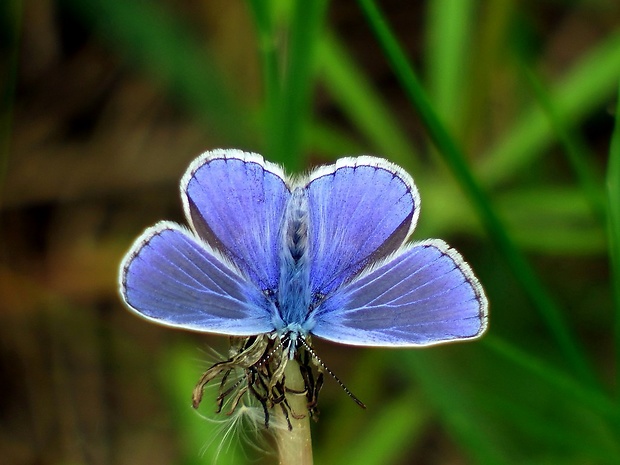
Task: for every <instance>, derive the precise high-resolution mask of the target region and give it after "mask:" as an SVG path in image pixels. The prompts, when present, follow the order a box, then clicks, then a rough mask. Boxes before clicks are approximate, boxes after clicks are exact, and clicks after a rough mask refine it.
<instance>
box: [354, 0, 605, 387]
mask: <svg viewBox="0 0 620 465" xmlns="http://www.w3.org/2000/svg"><path fill="white" fill-rule="evenodd" d="M359 3H360V5H361V7H362V10H363V11H364V13H365V14H366V17H367V19H368V22H369V24H370V25H371V27H372V29H373V30H374V32H375V35H376V37H377V39H378V41H379V43H380V44H381V46H382V48H383V50H384V52H385V54H386V56H387V58H388V59H389V61H390V63H391V64H392V67H393V69H394V72H395V74H396V76H397V78H398V79H399V80H400V82H401V85H402V86H403V89H404V90H405V92H406V93H407V96H408V98H409V99H410V100H411V102H412V103H413V106H414V107H415V108H416V109H417V111H418V113H419V114H420V117H421V119H422V121H423V123H424V124H425V126H426V128H427V130H428V132H429V134H430V137H431V139H432V140H433V142H434V143H435V145H436V146H437V148H438V149H439V152H440V153H441V154H442V155H443V156H444V158H445V161H446V163H447V164H448V166H449V167H450V168H451V170H452V172H453V174H454V176H455V177H456V179H457V180H458V181H459V183H460V185H461V187H462V188H463V190H464V191H465V193H466V194H467V195H468V197H469V198H470V200H471V202H472V204H473V205H474V207H475V208H476V210H477V212H478V215H479V217H480V219H481V220H482V222H483V224H484V226H485V228H486V230H487V231H488V233H489V235H490V237H491V238H492V239H493V240H494V242H495V244H496V246H497V248H498V249H499V250H500V251H501V252H502V254H503V255H504V257H505V259H506V260H507V262H508V263H509V265H510V268H511V269H512V271H513V273H514V275H515V276H516V277H517V279H518V281H519V282H520V283H521V285H522V286H523V288H524V289H525V290H526V291H527V293H528V295H529V297H530V299H531V300H532V302H533V303H534V304H535V305H536V307H537V309H538V310H539V312H540V314H541V316H542V317H543V319H544V320H545V322H546V324H547V326H548V327H549V329H550V331H551V333H552V334H553V336H554V338H555V339H556V341H557V343H558V345H559V347H560V348H561V350H562V352H563V353H564V355H565V357H566V358H567V360H568V362H569V363H570V364H571V366H572V367H573V369H574V370H575V371H576V372H577V373H578V374H579V377H580V378H581V379H582V380H584V381H586V382H588V383H589V384H590V385H598V382H597V380H596V378H595V376H594V374H593V372H592V369H591V367H590V365H589V363H588V361H587V359H586V356H585V353H584V351H583V350H582V349H581V348H580V346H579V345H578V343H577V341H576V340H575V339H574V337H573V336H572V334H571V331H570V329H569V327H568V324H567V323H566V321H565V319H564V317H563V315H562V313H561V311H560V309H559V308H558V306H557V305H556V303H555V301H554V300H553V299H552V297H551V295H550V294H549V293H548V292H547V290H546V289H545V287H544V286H543V284H542V282H541V281H540V279H539V278H538V276H537V275H536V274H535V272H534V270H533V269H532V267H531V266H530V264H529V263H528V262H527V260H526V259H525V257H524V256H523V254H522V252H521V251H520V250H519V249H518V248H517V247H516V246H515V245H514V242H513V241H512V239H511V238H510V237H509V235H508V233H507V231H506V228H505V227H504V225H503V224H502V221H501V220H500V218H499V217H498V216H497V214H496V213H495V210H494V208H493V207H492V205H491V203H490V200H489V199H488V197H487V195H486V194H485V193H484V191H483V190H482V188H481V187H480V186H479V184H478V182H477V181H476V180H475V179H474V177H473V175H472V173H471V171H470V170H469V167H468V165H467V161H466V159H465V156H464V155H463V153H462V152H461V151H460V149H459V148H458V147H457V145H456V143H455V142H454V140H453V139H452V138H451V137H450V135H449V134H448V132H447V131H446V129H445V126H444V125H443V124H442V123H441V121H440V120H439V117H438V116H437V114H436V113H435V111H434V110H433V108H432V106H431V105H430V102H429V100H428V98H427V97H426V94H425V92H424V90H423V89H422V86H421V85H420V82H419V80H418V78H417V76H416V75H415V73H414V71H413V69H412V68H411V66H410V65H409V62H408V60H407V58H406V56H405V54H404V52H403V51H402V48H401V47H400V45H399V44H398V42H397V41H396V39H395V38H394V35H393V34H392V32H391V31H390V29H389V27H388V26H387V24H386V22H385V20H384V18H383V17H382V15H381V13H380V12H379V10H378V9H377V7H376V5H375V4H374V2H373V1H372V0H359Z"/></svg>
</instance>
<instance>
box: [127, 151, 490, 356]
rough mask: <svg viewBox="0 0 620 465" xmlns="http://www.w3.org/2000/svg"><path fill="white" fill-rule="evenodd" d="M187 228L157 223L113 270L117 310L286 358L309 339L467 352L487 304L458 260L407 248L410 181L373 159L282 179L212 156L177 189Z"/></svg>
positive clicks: (416, 200) (425, 245)
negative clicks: (266, 340) (271, 343)
mask: <svg viewBox="0 0 620 465" xmlns="http://www.w3.org/2000/svg"><path fill="white" fill-rule="evenodd" d="M181 197H182V201H183V207H184V211H185V215H186V217H187V219H188V221H189V225H190V227H189V228H186V227H183V226H181V225H179V224H176V223H173V222H170V221H161V222H159V223H157V224H156V225H154V226H152V227H150V228H148V229H147V230H146V231H144V233H143V234H142V235H141V236H140V237H138V239H137V240H136V241H135V243H134V244H133V246H132V247H131V249H130V250H129V252H128V253H127V254H126V256H125V257H124V259H123V261H122V263H121V266H120V278H119V281H120V294H121V296H122V299H123V301H124V302H125V303H126V305H127V306H128V308H129V309H130V310H131V311H133V312H135V313H136V314H138V315H139V316H141V317H144V318H146V319H147V320H150V321H153V322H155V323H159V324H162V325H166V326H172V327H177V328H183V329H188V330H195V331H199V332H205V333H215V334H222V335H228V336H253V335H262V334H269V335H273V336H277V337H279V338H280V340H282V341H286V344H287V348H288V350H289V354H290V356H291V358H292V356H293V354H294V353H295V351H296V350H297V349H298V347H299V346H300V344H302V343H304V341H306V340H307V339H308V338H309V337H311V336H316V337H319V338H322V339H326V340H329V341H333V342H336V343H342V344H349V345H353V346H377V347H378V346H384V347H419V346H430V345H434V344H440V343H445V342H450V341H458V340H467V339H475V338H478V337H479V336H481V335H482V334H483V333H484V331H485V330H486V328H487V321H488V302H487V298H486V296H485V294H484V291H483V289H482V286H481V285H480V283H479V281H478V279H477V278H476V277H475V276H474V273H473V272H472V270H471V268H470V267H469V265H468V264H467V263H466V262H465V261H464V260H463V258H462V257H461V255H460V254H459V253H458V252H457V251H455V250H454V249H452V248H450V247H449V246H448V245H447V244H446V243H445V242H443V241H441V240H438V239H430V240H423V241H420V242H413V243H407V239H408V238H409V236H410V235H411V233H412V232H413V230H414V228H415V225H416V222H417V220H418V216H419V214H420V197H419V194H418V191H417V189H416V187H415V185H414V183H413V179H412V178H411V177H410V176H409V174H407V172H405V171H404V170H403V169H402V168H400V167H398V166H396V165H394V164H392V163H390V162H388V161H386V160H383V159H381V158H376V157H370V156H360V157H355V158H342V159H340V160H338V161H337V162H336V163H335V164H332V165H327V166H321V167H319V168H317V169H315V170H314V171H312V172H310V173H309V174H308V175H306V176H300V177H288V176H287V175H285V173H284V171H283V170H282V168H280V167H279V166H278V165H276V164H273V163H270V162H268V161H265V160H264V159H263V158H262V157H261V156H260V155H257V154H254V153H247V152H242V151H239V150H214V151H210V152H206V153H204V154H203V155H202V156H200V157H199V158H197V159H196V160H194V161H193V162H192V164H191V165H190V167H189V169H188V170H187V172H186V173H185V175H184V176H183V178H182V181H181Z"/></svg>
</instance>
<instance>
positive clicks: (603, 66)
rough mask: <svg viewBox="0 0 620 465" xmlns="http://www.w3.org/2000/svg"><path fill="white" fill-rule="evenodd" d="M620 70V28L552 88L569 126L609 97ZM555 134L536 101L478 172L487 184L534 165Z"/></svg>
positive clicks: (552, 96)
mask: <svg viewBox="0 0 620 465" xmlns="http://www.w3.org/2000/svg"><path fill="white" fill-rule="evenodd" d="M619 74H620V32H616V33H615V34H613V35H611V36H610V37H608V38H607V39H605V40H604V41H603V42H602V43H601V44H600V45H598V46H597V47H596V48H594V49H593V50H592V51H591V52H590V53H588V54H587V55H586V56H585V57H584V58H583V59H582V60H581V61H580V62H579V63H578V64H577V65H575V67H574V68H573V70H572V71H571V72H570V73H569V74H568V75H567V76H566V78H565V79H564V80H563V82H562V83H560V84H558V85H557V86H556V87H555V88H554V89H553V91H552V92H551V95H550V99H551V101H553V102H554V103H555V106H556V109H557V112H558V115H559V116H560V117H561V118H562V120H563V121H565V122H566V124H567V125H568V126H569V127H572V126H573V125H574V124H575V123H576V122H578V121H580V120H582V119H583V118H584V117H586V116H587V115H588V114H589V113H590V112H592V110H593V109H595V108H597V107H600V106H601V105H603V104H604V103H605V102H606V101H607V100H609V99H610V98H611V96H612V94H613V92H614V91H615V86H616V84H617V80H618V75H619ZM555 139H556V138H555V134H554V131H553V128H552V127H551V124H550V122H549V120H548V118H547V117H546V115H545V114H544V112H543V110H542V109H541V108H540V107H539V106H538V105H537V104H532V105H531V106H530V107H529V108H528V109H526V110H525V111H524V112H523V114H522V116H521V117H520V118H519V119H518V120H517V121H516V122H515V123H514V125H513V126H512V128H511V129H510V131H509V132H508V133H507V134H506V135H505V136H503V137H502V138H501V139H500V140H499V141H498V142H497V144H496V145H495V146H494V147H492V148H491V149H490V150H489V151H487V153H485V154H484V155H483V158H482V159H483V163H482V164H481V165H480V167H479V169H478V170H477V172H478V173H479V175H480V176H481V178H482V179H484V181H485V183H487V184H497V183H500V182H502V181H503V180H506V179H509V178H512V177H514V176H515V173H518V172H519V171H520V170H522V169H524V168H526V167H527V166H529V165H531V163H532V162H533V161H534V160H535V159H536V158H537V157H539V156H540V155H541V154H542V153H543V151H544V149H545V148H547V147H548V146H549V145H550V144H551V143H552V142H554V141H555Z"/></svg>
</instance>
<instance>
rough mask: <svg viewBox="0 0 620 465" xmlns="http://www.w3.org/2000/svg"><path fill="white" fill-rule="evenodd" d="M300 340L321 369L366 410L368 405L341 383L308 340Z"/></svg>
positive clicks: (301, 338)
mask: <svg viewBox="0 0 620 465" xmlns="http://www.w3.org/2000/svg"><path fill="white" fill-rule="evenodd" d="M298 340H300V341H301V343H302V344H303V346H304V347H305V348H306V350H307V351H308V352H310V355H312V357H314V359H315V360H316V361H317V362H318V363H319V365H321V368H323V369H324V370H325V371H326V372H327V373H329V374H330V376H331V377H332V378H334V379H335V380H336V382H337V383H338V384H339V385H340V387H341V388H342V390H343V391H344V392H346V393H347V395H348V396H349V397H350V398H351V399H353V400H354V401H355V403H356V404H357V405H359V406H360V407H362V408H363V409H365V408H366V405H364V402H362V401H361V400H359V399H358V398H357V397H355V394H353V393H352V392H351V391H350V390H349V388H348V387H346V386H345V385H344V383H343V382H342V381H340V378H338V377H337V376H336V374H335V373H334V372H333V371H331V370H330V369H329V368H328V367H327V365H325V363H324V362H323V360H321V359H320V358H319V356H318V355H317V354H316V352H315V351H314V349H313V348H312V347H310V345H309V344H308V343H307V342H306V340H305V339H304V338H303V337H300V338H299V339H298Z"/></svg>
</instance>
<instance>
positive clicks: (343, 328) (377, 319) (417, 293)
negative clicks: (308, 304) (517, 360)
mask: <svg viewBox="0 0 620 465" xmlns="http://www.w3.org/2000/svg"><path fill="white" fill-rule="evenodd" d="M314 318H315V326H314V328H313V329H312V333H313V334H315V335H316V336H319V337H322V338H325V339H329V340H332V341H335V342H341V343H345V344H351V345H362V346H425V345H432V344H437V343H441V342H448V341H452V340H458V339H471V338H476V337H478V336H480V335H481V334H482V333H483V332H484V330H485V329H486V324H487V300H486V297H485V296H484V293H483V291H482V288H481V286H480V284H479V283H478V280H477V279H476V278H475V276H474V275H473V273H472V271H471V269H470V268H469V266H468V265H467V264H466V263H465V262H464V261H463V259H462V258H461V256H460V255H459V254H458V253H457V252H456V251H455V250H454V249H451V248H450V247H448V245H447V244H445V243H444V242H442V241H439V240H431V241H426V242H421V243H418V244H416V245H413V246H410V247H408V248H407V249H405V250H404V251H403V252H402V253H399V254H397V255H396V256H395V257H393V258H392V259H388V260H387V261H386V262H385V263H383V264H379V265H377V267H376V268H374V269H370V270H368V271H367V272H363V273H362V274H361V275H360V276H358V277H357V278H356V279H355V280H354V281H352V282H351V283H349V284H346V285H344V286H343V287H342V288H340V289H338V290H337V291H335V292H334V293H333V294H332V295H331V296H330V297H329V298H328V299H327V300H326V301H325V302H324V303H323V304H322V305H321V306H320V307H319V308H317V310H316V313H315V315H314Z"/></svg>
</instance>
